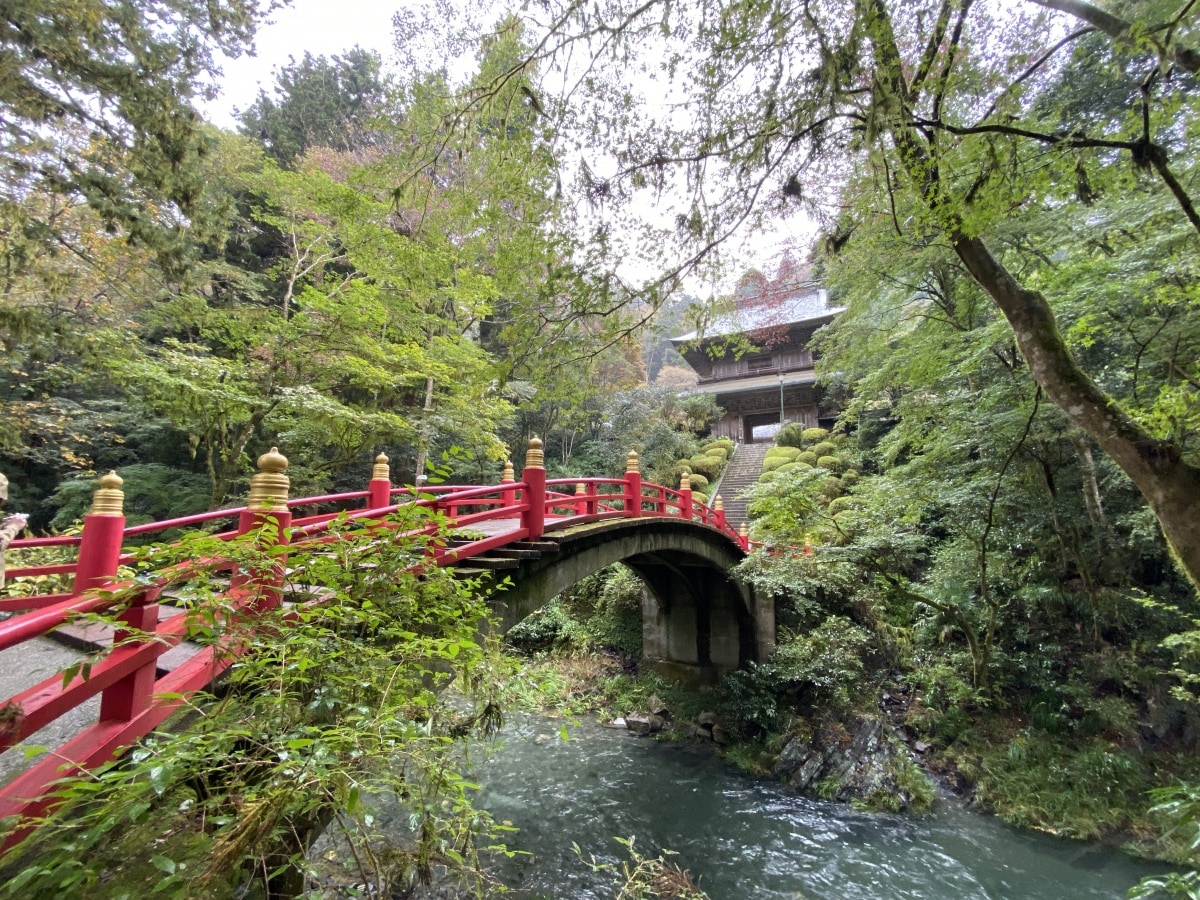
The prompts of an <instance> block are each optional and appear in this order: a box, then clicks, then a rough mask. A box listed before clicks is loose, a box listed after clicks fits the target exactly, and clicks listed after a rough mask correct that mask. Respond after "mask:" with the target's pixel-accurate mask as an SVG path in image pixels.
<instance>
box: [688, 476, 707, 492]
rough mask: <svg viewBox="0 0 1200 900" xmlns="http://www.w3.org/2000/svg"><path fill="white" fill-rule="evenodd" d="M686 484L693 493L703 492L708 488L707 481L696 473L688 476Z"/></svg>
mask: <svg viewBox="0 0 1200 900" xmlns="http://www.w3.org/2000/svg"><path fill="white" fill-rule="evenodd" d="M688 483H689V484H690V485H691V486H692V490H693V491H703V490H704V489H705V488H706V487H708V479H707V478H705V477H704V476H703V475H701V474H699V473H698V472H693V473H691V475H689V476H688Z"/></svg>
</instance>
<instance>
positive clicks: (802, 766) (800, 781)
mask: <svg viewBox="0 0 1200 900" xmlns="http://www.w3.org/2000/svg"><path fill="white" fill-rule="evenodd" d="M608 725H609V727H614V728H625V729H628V730H629V731H631V732H633V733H635V734H638V735H644V736H650V735H657V734H662V735H664V736H665V737H667V738H669V739H673V740H682V741H692V742H699V743H707V744H712V745H714V746H716V747H718V748H728V747H729V746H730V744H731V741H730V737H729V734H728V733H727V731H726V729H725V728H723V727H722V725H721V722H720V720H719V718H718V716H717V714H716V713H714V712H712V711H707V710H706V711H703V712H701V713H699V714H698V715H697V716H696V717H695V718H694V719H692V720H688V721H677V720H676V718H675V717H674V716H673V715H672V712H671V710H670V709H669V708H668V706H667V704H666V703H664V702H663V701H662V700H661V699H660V698H659V697H658V695H654V696H652V697H651V698H650V699H649V701H648V702H647V703H646V708H645V709H644V710H640V711H638V712H632V713H629V714H628V715H625V716H620V717H617V718H615V719H613V720H612V721H611V722H609V723H608ZM904 737H905V735H904V732H903V731H902V730H901V729H899V728H897V727H896V726H895V725H894V724H893V723H892V721H891V719H890V717H888V716H887V715H886V714H881V715H873V714H867V713H853V714H849V715H846V716H833V715H826V716H823V717H822V718H821V719H819V720H818V721H817V722H815V723H809V722H807V721H803V720H801V721H800V722H799V723H798V724H797V725H796V726H795V727H794V728H793V730H792V733H791V734H790V735H788V737H787V739H786V741H785V742H784V743H783V744H782V747H781V749H780V750H779V751H778V752H777V753H775V754H774V758H773V761H772V762H771V763H770V765H769V766H767V767H766V768H767V769H768V771H769V773H770V775H771V776H773V777H775V778H778V779H779V780H780V781H781V782H783V783H784V784H787V785H789V786H790V787H792V788H794V789H795V790H796V791H798V792H799V793H801V794H804V795H806V796H812V797H819V798H822V799H826V800H839V801H842V802H850V803H855V804H858V805H861V806H864V807H867V808H871V809H879V810H887V811H889V812H900V811H903V810H912V811H915V812H922V811H925V810H927V809H928V808H929V806H930V804H931V803H932V800H933V786H932V784H931V783H930V781H929V778H928V777H927V776H926V775H925V773H924V771H923V770H922V768H921V766H920V765H919V763H918V762H917V759H916V757H915V754H914V752H913V749H912V748H911V747H910V746H909V745H908V743H906V741H905V740H904Z"/></svg>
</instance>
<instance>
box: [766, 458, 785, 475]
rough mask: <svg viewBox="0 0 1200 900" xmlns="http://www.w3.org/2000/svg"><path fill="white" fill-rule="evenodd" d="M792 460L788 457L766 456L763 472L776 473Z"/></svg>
mask: <svg viewBox="0 0 1200 900" xmlns="http://www.w3.org/2000/svg"><path fill="white" fill-rule="evenodd" d="M789 462H791V460H789V459H788V458H787V457H786V456H766V457H763V471H764V472H774V471H775V470H776V469H778V468H779V467H780V466H784V465H787V464H788V463H789Z"/></svg>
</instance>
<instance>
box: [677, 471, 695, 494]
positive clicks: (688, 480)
mask: <svg viewBox="0 0 1200 900" xmlns="http://www.w3.org/2000/svg"><path fill="white" fill-rule="evenodd" d="M679 489H680V490H681V491H690V490H691V489H692V473H691V472H689V471H688V470H687V469H684V470H683V473H682V474H681V475H680V476H679Z"/></svg>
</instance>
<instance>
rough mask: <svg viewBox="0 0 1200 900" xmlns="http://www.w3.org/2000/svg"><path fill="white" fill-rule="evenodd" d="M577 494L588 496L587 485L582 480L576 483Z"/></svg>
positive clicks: (577, 495)
mask: <svg viewBox="0 0 1200 900" xmlns="http://www.w3.org/2000/svg"><path fill="white" fill-rule="evenodd" d="M575 496H576V497H586V496H587V485H585V484H584V483H583V482H582V481H577V482H576V483H575Z"/></svg>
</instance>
